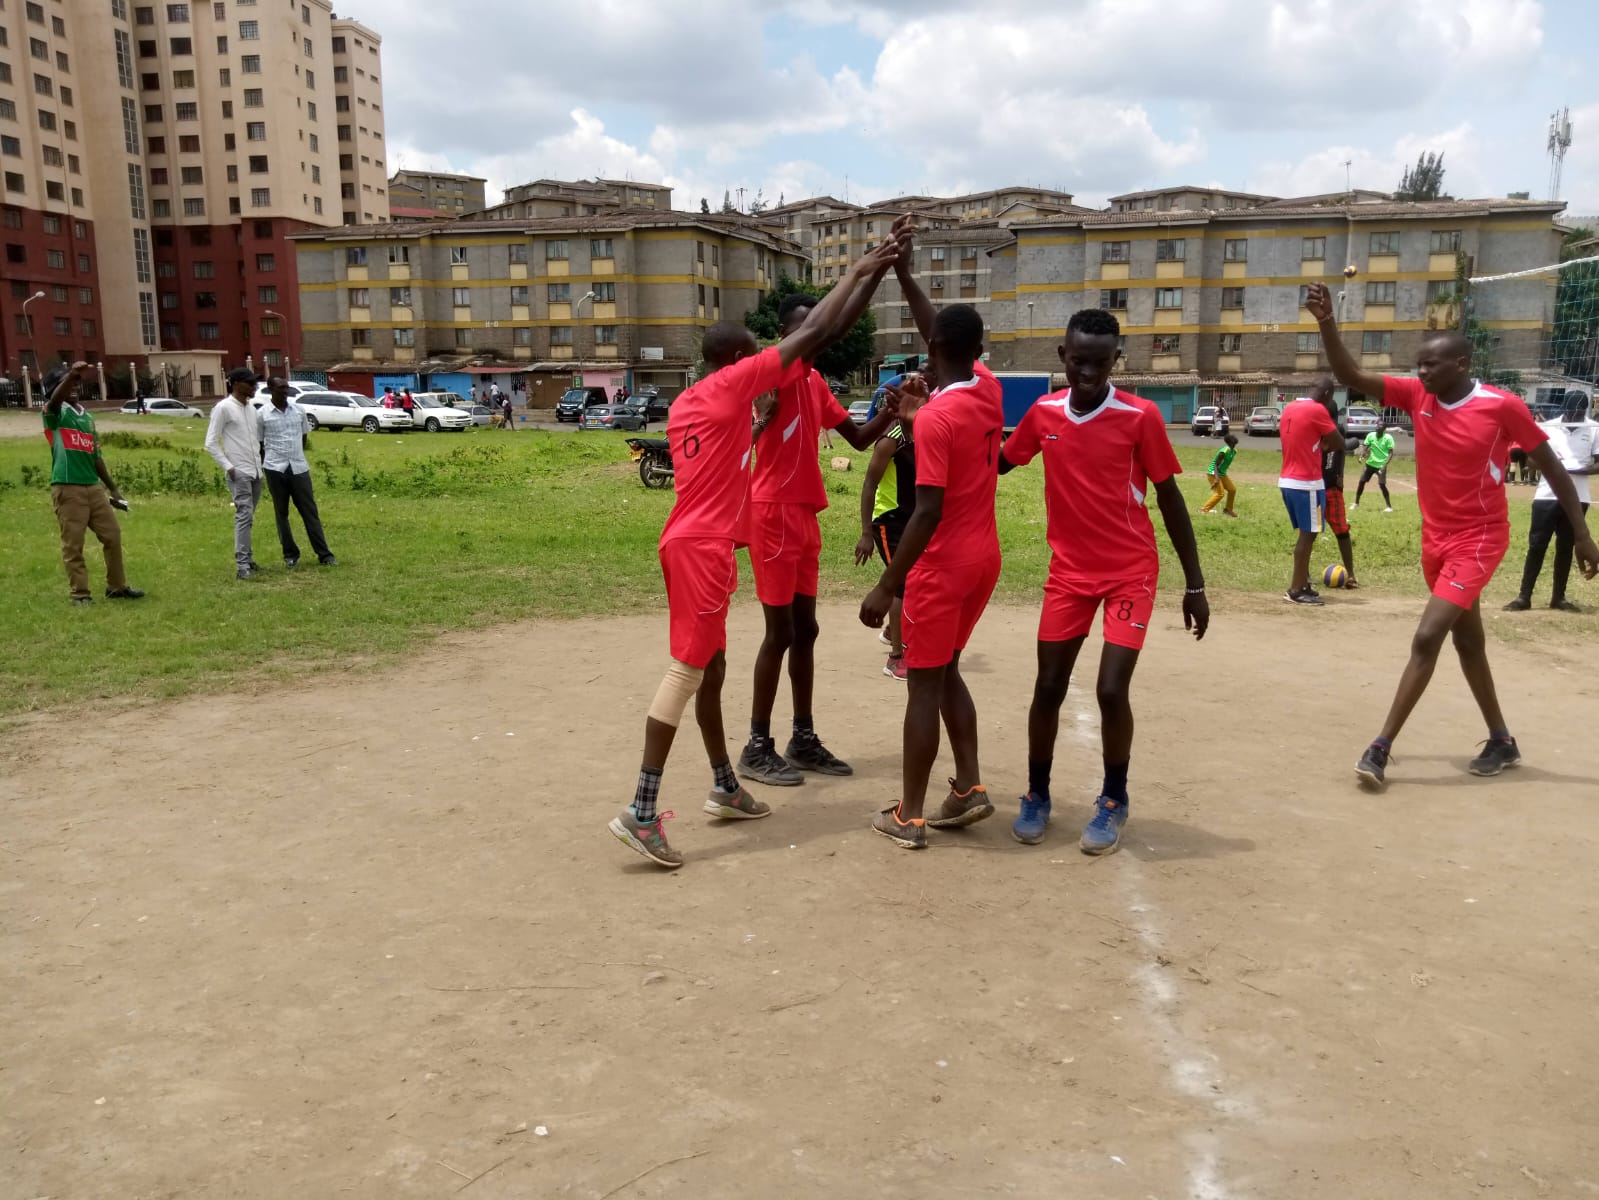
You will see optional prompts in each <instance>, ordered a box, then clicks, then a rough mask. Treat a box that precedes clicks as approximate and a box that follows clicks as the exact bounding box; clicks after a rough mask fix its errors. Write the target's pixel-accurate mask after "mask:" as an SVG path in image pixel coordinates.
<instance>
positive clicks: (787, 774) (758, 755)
mask: <svg viewBox="0 0 1599 1200" xmlns="http://www.w3.org/2000/svg"><path fill="white" fill-rule="evenodd" d="M738 773H739V774H740V775H742V776H744V778H745V779H753V780H755V782H756V783H764V784H766V785H767V786H768V787H799V785H800V784H802V783H804V782H805V776H803V775H801V774H800V773H799V771H798V769H796V768H795V767H793V766H791V765H789V763H788V762H787V760H785V759H784V758H783V756H782V755H780V754H779V753H778V752H777V743H776V742H774V741H773V740H772V739H771V738H769V737H768V738H751V739H750V740H749V744H748V745H746V746H745V747H744V752H743V753H742V754H740V755H739V756H738Z"/></svg>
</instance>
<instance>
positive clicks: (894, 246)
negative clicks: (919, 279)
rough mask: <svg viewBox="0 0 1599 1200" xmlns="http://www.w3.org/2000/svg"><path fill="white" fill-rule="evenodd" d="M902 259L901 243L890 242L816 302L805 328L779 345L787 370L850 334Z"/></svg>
mask: <svg viewBox="0 0 1599 1200" xmlns="http://www.w3.org/2000/svg"><path fill="white" fill-rule="evenodd" d="M898 257H899V242H898V241H897V240H895V239H894V238H890V239H889V240H888V241H886V242H884V243H883V244H882V245H881V246H878V247H877V249H875V250H873V251H871V253H869V254H866V255H863V256H862V257H861V258H859V259H857V260H856V262H855V265H854V266H853V267H851V268H850V269H849V274H848V275H846V276H844V278H843V279H841V280H840V281H839V282H838V283H837V284H836V285H835V286H834V287H833V290H832V291H830V292H828V293H827V295H825V296H823V297H822V298H821V299H820V300H818V301H817V302H816V307H815V308H813V309H811V315H810V316H808V317H806V318H805V324H803V325H801V326H800V327H799V328H798V329H796V330H795V331H794V332H793V333H791V334H789V335H788V336H787V337H786V338H784V339H783V340H782V341H780V342H778V343H777V350H778V353H779V355H781V356H782V360H783V365H784V366H785V367H787V366H788V365H790V364H791V363H793V362H795V361H797V360H800V359H803V360H805V361H806V362H810V361H812V360H813V359H815V358H816V356H817V355H818V354H820V353H821V352H822V351H823V350H825V349H826V348H827V347H828V346H830V345H832V344H833V343H834V342H836V341H837V340H838V339H839V338H841V337H843V336H844V334H846V333H848V332H849V328H850V326H852V325H854V324H855V322H856V321H857V320H859V319H860V315H861V313H863V312H865V311H866V305H867V304H868V303H869V302H870V301H871V298H872V293H873V292H875V291H876V290H877V284H878V281H879V280H881V279H882V278H883V276H884V275H885V274H886V273H887V272H888V268H889V267H890V266H892V265H893V263H894V260H895V259H896V258H898Z"/></svg>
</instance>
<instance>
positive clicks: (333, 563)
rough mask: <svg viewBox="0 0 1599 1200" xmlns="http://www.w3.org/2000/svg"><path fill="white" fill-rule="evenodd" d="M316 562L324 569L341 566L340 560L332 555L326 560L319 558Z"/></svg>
mask: <svg viewBox="0 0 1599 1200" xmlns="http://www.w3.org/2000/svg"><path fill="white" fill-rule="evenodd" d="M316 561H317V563H318V564H319V565H320V566H324V567H336V566H338V565H339V560H338V559H336V558H334V557H333V555H331V554H330V555H328V556H327V557H326V558H319V559H317V560H316Z"/></svg>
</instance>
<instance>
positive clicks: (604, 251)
mask: <svg viewBox="0 0 1599 1200" xmlns="http://www.w3.org/2000/svg"><path fill="white" fill-rule="evenodd" d="M712 249H713V250H714V249H715V247H712ZM589 257H590V258H615V257H616V251H615V243H614V242H613V240H612V239H611V238H591V239H590V240H589Z"/></svg>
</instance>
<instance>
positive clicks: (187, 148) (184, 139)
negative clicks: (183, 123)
mask: <svg viewBox="0 0 1599 1200" xmlns="http://www.w3.org/2000/svg"><path fill="white" fill-rule="evenodd" d="M178 153H179V154H198V153H200V135H199V134H196V133H185V134H183V135H181V136H180V137H179V138H178Z"/></svg>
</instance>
